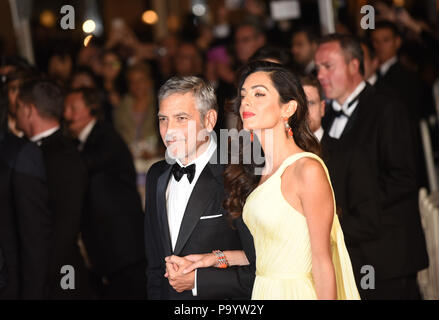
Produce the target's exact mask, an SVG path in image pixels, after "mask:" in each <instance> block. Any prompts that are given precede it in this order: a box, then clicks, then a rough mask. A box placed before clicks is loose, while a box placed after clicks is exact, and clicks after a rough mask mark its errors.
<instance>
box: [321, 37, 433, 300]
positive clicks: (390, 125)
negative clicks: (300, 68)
mask: <svg viewBox="0 0 439 320" xmlns="http://www.w3.org/2000/svg"><path fill="white" fill-rule="evenodd" d="M315 61H316V65H317V68H318V79H319V81H320V83H321V84H322V87H323V89H324V91H325V96H326V97H327V98H328V99H331V104H332V106H331V108H328V110H327V114H326V116H325V119H324V122H323V126H324V128H325V133H324V136H323V138H322V147H323V150H324V152H325V154H324V160H325V162H326V164H327V167H328V170H329V174H330V176H331V181H332V184H333V188H334V194H335V199H336V203H337V209H338V212H339V214H340V223H341V226H342V228H343V233H344V237H345V241H346V246H347V249H348V251H349V254H350V257H351V261H352V267H353V271H354V275H355V277H356V281H357V286H358V289H359V291H360V295H361V297H362V299H419V298H420V293H419V288H418V286H417V282H416V274H417V272H418V271H419V270H422V269H423V268H425V267H426V266H427V265H428V256H427V252H426V246H425V239H424V234H423V230H422V226H421V222H420V216H419V209H418V201H417V197H418V183H417V178H418V177H417V175H416V165H415V158H416V150H414V148H413V145H414V144H413V143H412V139H413V136H412V135H411V130H410V124H409V121H410V117H409V115H408V113H407V112H406V110H405V109H404V108H403V107H401V106H400V105H399V104H398V102H399V100H392V99H391V97H390V98H389V96H385V95H383V94H382V93H381V92H379V91H378V90H376V89H375V88H373V87H372V86H370V85H369V84H367V83H366V82H365V81H364V61H363V51H362V49H361V46H360V43H359V41H358V40H356V39H355V38H353V37H351V36H346V35H337V34H335V35H328V36H325V37H324V38H323V39H321V40H320V42H319V47H318V49H317V52H316V55H315ZM365 265H368V266H372V267H373V269H374V272H375V273H374V274H375V287H374V289H373V290H368V289H367V288H365V287H364V286H362V285H361V283H360V279H361V277H362V273H361V272H362V271H361V270H363V269H362V268H363V266H365Z"/></svg>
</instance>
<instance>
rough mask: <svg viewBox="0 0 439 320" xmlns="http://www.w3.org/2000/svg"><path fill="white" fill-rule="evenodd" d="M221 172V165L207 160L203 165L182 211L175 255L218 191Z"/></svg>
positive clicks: (180, 249) (178, 252)
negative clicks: (204, 165)
mask: <svg viewBox="0 0 439 320" xmlns="http://www.w3.org/2000/svg"><path fill="white" fill-rule="evenodd" d="M214 156H215V155H214ZM221 172H222V170H221V165H213V164H211V163H210V162H209V163H208V164H207V165H206V167H204V170H203V172H202V173H201V175H200V177H199V178H198V180H197V184H196V185H195V187H194V189H193V191H192V194H191V196H190V198H189V201H188V204H187V206H186V210H185V212H184V216H183V220H182V222H181V226H180V232H179V233H178V238H177V243H176V245H175V250H174V254H175V255H179V254H180V252H181V251H182V249H183V247H184V245H185V244H186V242H187V241H188V239H189V237H190V235H191V234H192V231H193V230H194V228H195V226H196V225H197V223H198V221H199V220H200V217H201V216H202V214H203V213H204V212H205V211H206V209H207V207H208V205H209V204H210V203H211V199H212V198H213V197H214V196H215V194H216V193H218V188H219V187H222V185H221V183H219V181H218V177H220V176H221Z"/></svg>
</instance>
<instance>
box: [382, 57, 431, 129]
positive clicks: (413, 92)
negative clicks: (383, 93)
mask: <svg viewBox="0 0 439 320" xmlns="http://www.w3.org/2000/svg"><path fill="white" fill-rule="evenodd" d="M375 87H376V88H377V89H378V90H381V89H384V90H388V89H391V90H393V92H395V93H396V94H397V95H398V96H399V97H400V98H401V100H402V101H404V105H405V107H406V108H407V110H408V112H409V115H410V119H411V120H413V121H416V124H418V121H419V118H420V115H421V114H422V113H423V112H422V110H421V108H422V107H423V106H422V105H421V101H422V84H421V80H420V79H419V77H418V75H417V74H416V73H414V72H412V71H410V70H409V69H407V68H406V67H404V66H403V65H402V64H401V62H399V61H397V62H396V63H395V64H393V65H392V66H391V67H390V68H389V70H387V72H386V74H385V75H384V76H381V77H379V78H378V80H377V82H376V83H375Z"/></svg>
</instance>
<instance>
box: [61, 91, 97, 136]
mask: <svg viewBox="0 0 439 320" xmlns="http://www.w3.org/2000/svg"><path fill="white" fill-rule="evenodd" d="M93 119H95V117H94V116H92V115H91V110H90V108H88V107H87V106H86V105H85V102H84V99H83V98H82V93H80V92H78V93H71V94H69V95H68V96H67V97H66V99H65V101H64V120H65V122H66V124H67V129H68V130H69V131H70V133H71V134H72V135H73V136H74V137H78V135H79V134H80V133H81V131H82V130H83V129H84V128H85V127H86V126H87V124H88V123H89V122H90V121H92V120H93Z"/></svg>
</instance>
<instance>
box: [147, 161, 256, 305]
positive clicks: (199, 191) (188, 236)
mask: <svg viewBox="0 0 439 320" xmlns="http://www.w3.org/2000/svg"><path fill="white" fill-rule="evenodd" d="M215 156H216V155H214V156H213V157H215ZM171 168H172V166H171V165H169V164H167V163H166V161H164V160H163V161H160V162H157V163H155V164H154V165H153V166H152V167H151V169H150V170H149V172H148V175H147V180H146V218H145V243H146V253H147V261H148V267H147V279H148V298H149V299H233V298H240V299H249V298H250V297H251V292H252V289H253V283H254V278H255V263H254V262H255V249H254V245H253V237H252V236H251V234H250V231H249V230H248V229H247V227H246V226H245V224H244V223H243V221H242V218H238V219H236V220H235V221H234V226H235V228H236V229H232V228H231V227H230V225H229V223H228V221H227V220H226V215H227V212H225V210H224V209H223V206H222V203H223V200H224V186H223V177H222V174H223V171H224V166H222V165H220V164H211V163H210V162H209V163H208V164H207V165H206V167H205V168H204V170H203V171H202V173H201V175H200V177H199V178H198V180H197V182H196V185H195V187H194V189H193V191H192V194H191V196H190V199H189V202H188V204H187V207H186V211H185V213H184V217H183V220H182V223H181V227H180V232H179V234H178V238H177V243H176V245H175V250H174V251H173V250H172V246H171V238H170V235H169V225H168V218H167V212H166V188H167V186H168V182H169V179H170V177H171ZM217 214H222V216H221V217H218V218H212V219H200V218H201V217H202V216H209V215H217ZM216 249H219V250H244V251H245V253H246V255H247V258H248V260H249V261H250V265H249V266H245V267H231V268H227V269H218V268H200V269H198V271H197V296H196V297H194V296H193V295H192V292H191V291H190V290H189V291H184V292H182V293H177V292H176V291H175V290H174V289H173V288H172V287H171V286H170V285H169V282H168V279H166V278H165V277H164V274H165V271H166V267H165V260H164V259H165V257H166V256H170V255H177V256H186V255H188V254H194V253H209V252H212V251H213V250H216Z"/></svg>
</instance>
